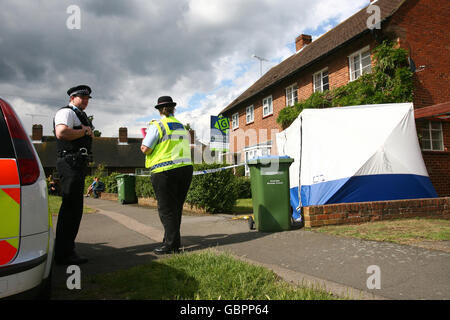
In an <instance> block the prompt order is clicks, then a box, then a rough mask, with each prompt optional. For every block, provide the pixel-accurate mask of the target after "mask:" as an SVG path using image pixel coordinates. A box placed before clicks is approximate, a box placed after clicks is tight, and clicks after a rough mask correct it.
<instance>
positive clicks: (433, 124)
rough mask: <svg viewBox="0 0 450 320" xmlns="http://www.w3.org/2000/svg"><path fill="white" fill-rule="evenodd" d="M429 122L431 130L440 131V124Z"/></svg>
mask: <svg viewBox="0 0 450 320" xmlns="http://www.w3.org/2000/svg"><path fill="white" fill-rule="evenodd" d="M430 122H431V129H436V130H442V127H441V123H440V122H436V121H430Z"/></svg>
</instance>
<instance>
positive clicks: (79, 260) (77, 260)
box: [55, 252, 89, 265]
mask: <svg viewBox="0 0 450 320" xmlns="http://www.w3.org/2000/svg"><path fill="white" fill-rule="evenodd" d="M88 261H89V260H88V259H87V258H85V257H81V256H79V255H78V254H77V253H76V252H72V254H71V255H69V256H67V257H65V258H62V259H55V263H56V264H57V265H72V264H75V265H80V264H83V263H86V262H88Z"/></svg>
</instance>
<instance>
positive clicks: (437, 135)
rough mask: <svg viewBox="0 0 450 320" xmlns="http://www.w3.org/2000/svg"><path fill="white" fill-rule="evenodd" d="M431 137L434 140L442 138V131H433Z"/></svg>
mask: <svg viewBox="0 0 450 320" xmlns="http://www.w3.org/2000/svg"><path fill="white" fill-rule="evenodd" d="M431 139H433V140H441V132H440V131H434V130H433V131H431Z"/></svg>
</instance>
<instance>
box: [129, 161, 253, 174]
mask: <svg viewBox="0 0 450 320" xmlns="http://www.w3.org/2000/svg"><path fill="white" fill-rule="evenodd" d="M241 166H245V163H241V164H235V165H233V166H228V167H222V168H216V169H208V170H200V171H194V172H193V173H192V175H193V176H198V175H202V174H208V173H214V172H219V171H223V170H228V169H232V168H236V167H241ZM129 175H130V176H136V177H150V176H151V174H133V173H130V174H129Z"/></svg>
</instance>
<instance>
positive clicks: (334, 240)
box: [53, 198, 450, 300]
mask: <svg viewBox="0 0 450 320" xmlns="http://www.w3.org/2000/svg"><path fill="white" fill-rule="evenodd" d="M85 204H86V205H87V206H89V207H91V208H95V209H97V212H96V213H92V214H85V215H84V216H83V219H82V222H81V227H80V231H79V233H78V237H77V244H76V245H77V251H78V252H79V253H80V254H81V255H83V256H86V257H88V258H89V262H88V263H87V264H85V265H82V266H81V270H82V273H83V275H86V274H93V273H103V272H110V271H115V270H119V269H123V268H129V267H132V266H135V265H138V264H143V263H148V262H150V261H151V260H153V259H158V258H160V256H157V255H155V254H153V249H155V248H156V247H157V246H159V245H160V242H161V240H162V236H163V228H162V225H161V222H160V220H159V217H158V213H157V210H156V208H149V207H139V206H137V205H121V204H119V203H118V202H115V201H109V200H101V199H91V198H89V199H85ZM231 218H232V216H230V215H214V216H188V215H183V220H182V226H181V235H182V245H183V246H184V250H185V251H195V250H201V249H205V248H209V247H213V248H216V249H217V250H220V251H227V252H230V253H232V254H233V255H234V256H236V257H237V258H240V259H243V260H245V261H248V262H251V263H255V264H259V265H263V266H266V267H268V268H271V269H272V270H274V271H275V272H276V273H277V274H279V275H280V276H281V277H283V278H284V279H285V280H287V281H292V282H294V283H303V284H305V285H313V286H316V287H317V286H320V287H325V288H326V289H327V290H329V291H331V292H333V293H336V294H341V295H342V294H344V295H347V296H350V297H351V298H355V299H401V300H404V299H426V300H436V299H437V300H440V299H445V300H447V299H450V277H449V275H450V254H449V253H447V252H444V251H439V250H429V249H424V248H420V247H413V246H407V245H398V244H393V243H387V242H375V241H366V240H359V239H353V238H351V239H350V238H342V237H336V236H332V235H327V234H321V233H316V232H312V231H305V230H303V229H300V230H291V231H285V232H277V233H266V232H258V231H256V230H252V231H250V230H249V228H248V225H247V222H246V221H244V220H232V219H231ZM54 219H55V221H54V226H55V227H56V217H54ZM370 266H376V267H375V268H378V269H377V270H378V271H379V275H380V277H379V284H380V289H376V288H375V289H369V288H368V279H369V277H370V278H371V279H372V278H373V277H374V274H373V272H374V271H373V270H372V269H371V270H372V271H371V270H369V271H370V273H368V268H369V267H370ZM372 268H373V267H372ZM369 269H370V268H369ZM67 277H68V275H67V274H65V268H64V267H57V268H55V276H54V282H53V284H54V286H58V287H61V286H64V285H65V281H66V278H67ZM370 283H375V282H372V281H369V285H370Z"/></svg>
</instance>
